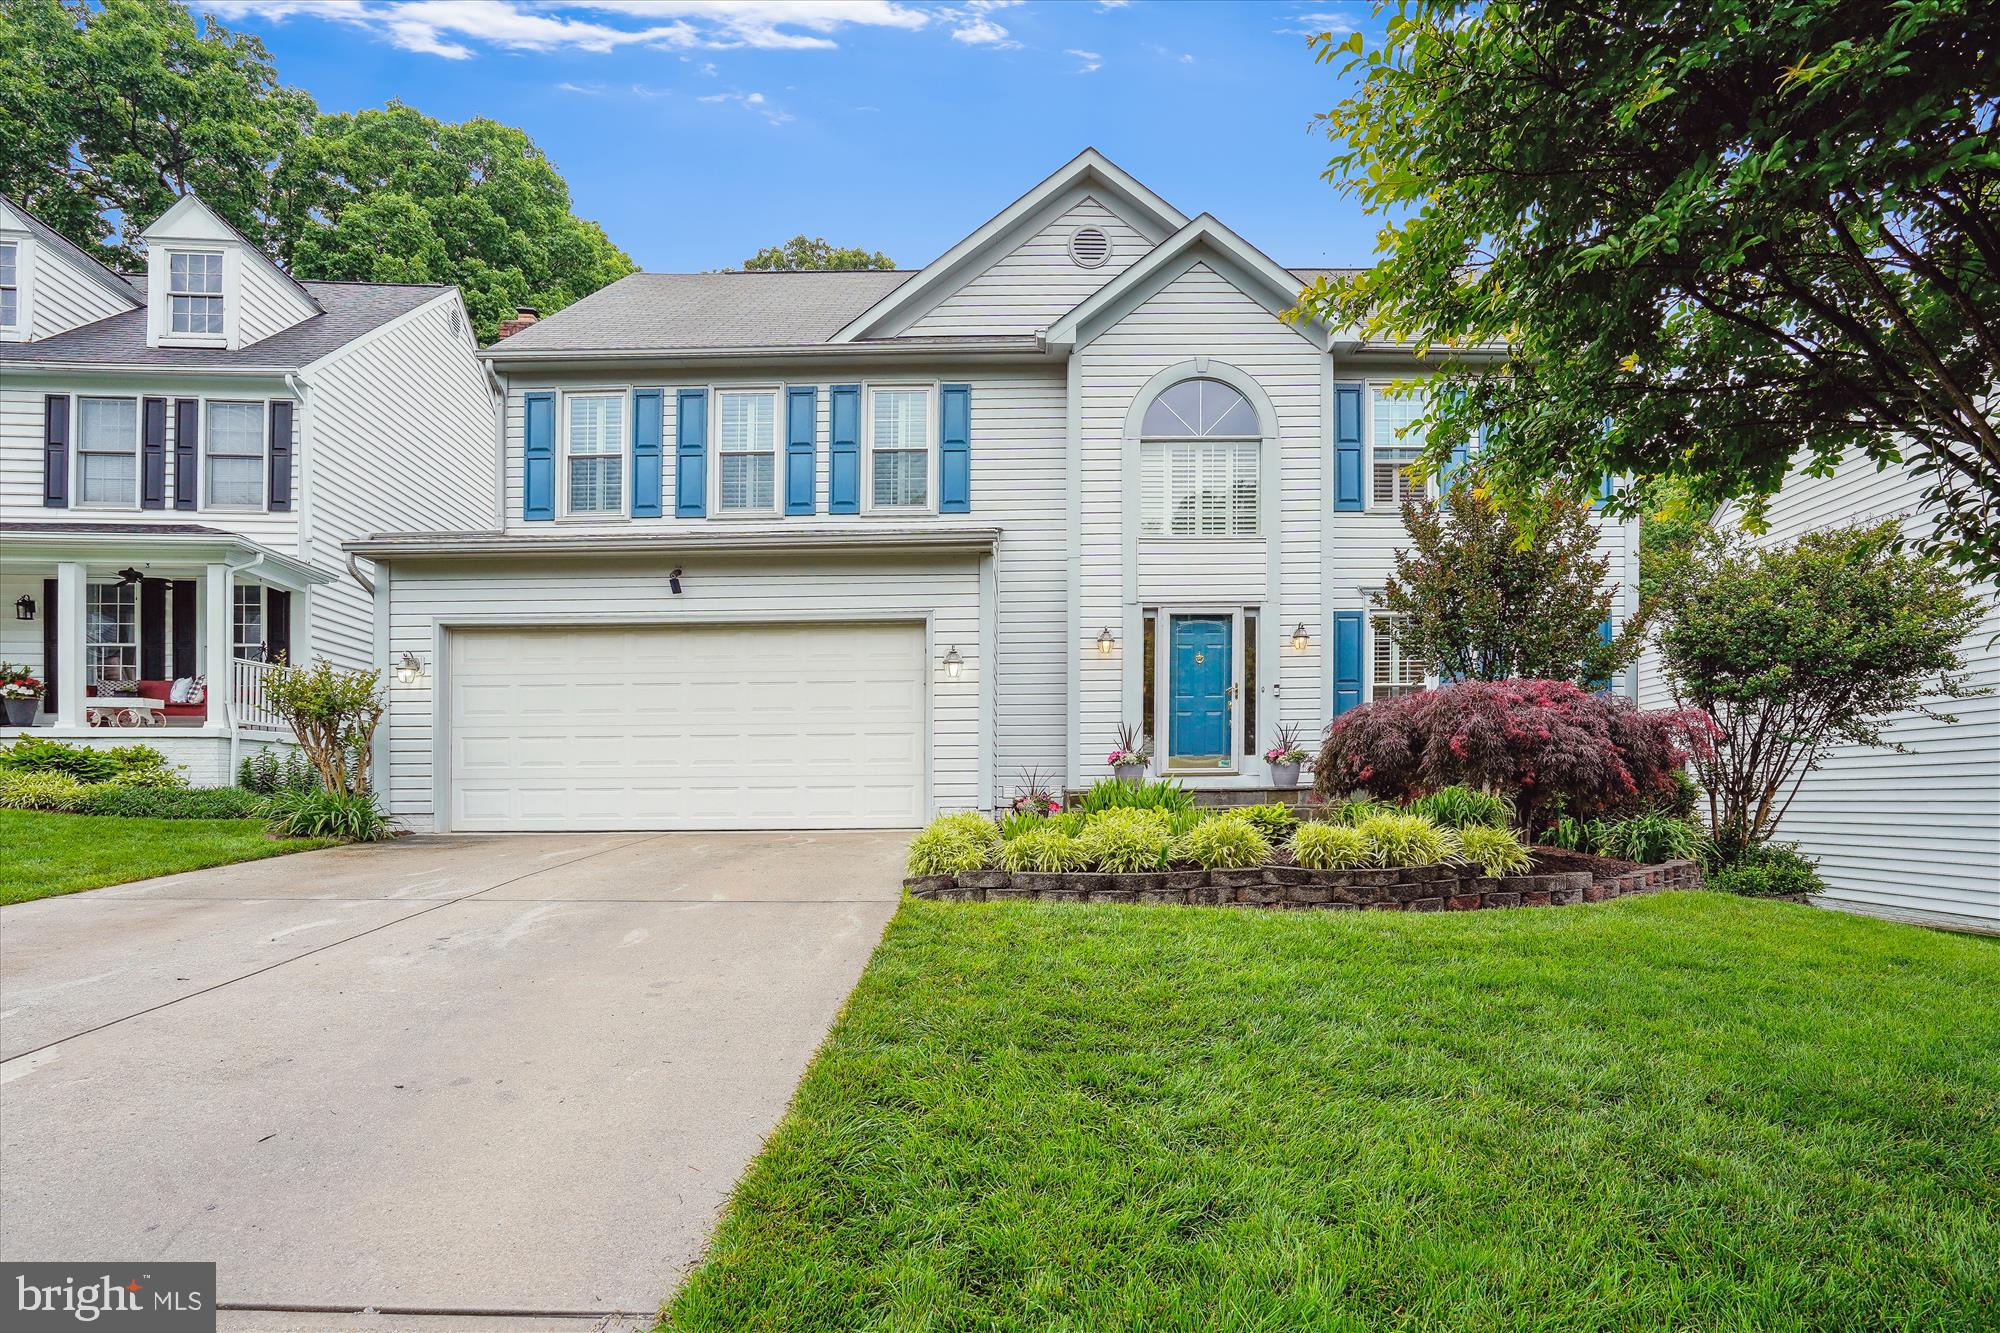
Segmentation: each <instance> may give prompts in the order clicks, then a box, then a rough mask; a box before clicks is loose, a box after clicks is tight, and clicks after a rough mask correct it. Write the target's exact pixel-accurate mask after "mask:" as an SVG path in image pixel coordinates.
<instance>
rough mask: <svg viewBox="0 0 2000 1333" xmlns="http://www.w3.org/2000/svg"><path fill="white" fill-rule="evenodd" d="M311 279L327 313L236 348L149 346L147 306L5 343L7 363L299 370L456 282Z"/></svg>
mask: <svg viewBox="0 0 2000 1333" xmlns="http://www.w3.org/2000/svg"><path fill="white" fill-rule="evenodd" d="M303 287H304V290H305V292H306V294H307V296H308V297H309V298H311V300H312V301H313V305H314V308H315V309H317V310H319V311H320V312H321V313H319V314H317V315H309V316H307V317H306V318H305V319H302V320H300V321H299V322H298V323H296V324H294V325H292V326H291V327H290V328H288V329H282V330H280V331H279V332H277V333H274V334H272V335H271V336H270V337H268V338H266V339H264V340H263V341H262V342H255V343H250V344H249V345H247V346H244V347H239V348H235V349H233V350H232V349H230V348H226V347H148V346H147V345H146V311H145V308H144V307H143V306H142V307H140V308H138V309H134V310H128V311H126V312H125V313H124V314H122V315H113V316H111V317H110V318H109V319H100V320H98V321H97V322H96V323H95V324H85V325H84V326H83V327H82V328H77V329H71V330H70V331H69V332H67V333H58V334H56V335H55V336H54V337H52V338H43V339H41V340H40V341H37V342H31V343H0V363H5V364H8V365H15V364H28V365H76V366H161V367H173V366H177V367H185V368H188V369H208V370H231V369H260V370H261V369H279V370H297V369H299V368H301V367H303V366H305V365H307V364H309V363H311V362H313V361H317V360H318V359H319V358H321V357H323V356H325V355H326V354H327V353H329V352H334V351H338V350H339V349H340V348H342V347H345V346H346V345H347V344H348V343H350V342H353V341H354V340H355V339H356V338H358V337H360V336H361V335H362V334H364V333H366V332H368V331H369V330H370V329H373V328H376V327H378V326H380V325H383V324H387V323H388V322H389V321H390V320H392V319H395V318H396V317H397V316H399V315H404V314H407V313H409V312H410V311H412V310H415V309H416V308H417V307H418V306H420V305H423V304H424V303H425V302H427V301H434V300H436V299H437V298H438V297H439V296H441V295H443V294H444V293H445V292H448V291H450V290H451V288H449V287H436V286H391V285H389V284H387V283H377V282H310V283H305V284H303Z"/></svg>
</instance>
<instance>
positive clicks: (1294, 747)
mask: <svg viewBox="0 0 2000 1333" xmlns="http://www.w3.org/2000/svg"><path fill="white" fill-rule="evenodd" d="M1307 758H1308V756H1307V754H1306V751H1305V747H1304V746H1302V745H1300V744H1299V726H1298V723H1296V722H1287V723H1285V724H1284V725H1283V726H1280V727H1279V728H1278V733H1277V737H1276V739H1275V741H1274V742H1273V744H1272V746H1271V748H1270V749H1268V750H1266V751H1264V762H1265V763H1266V764H1268V765H1270V768H1271V785H1272V786H1273V787H1296V786H1298V785H1299V766H1300V765H1302V764H1304V763H1305V761H1306V759H1307Z"/></svg>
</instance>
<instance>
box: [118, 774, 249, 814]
mask: <svg viewBox="0 0 2000 1333" xmlns="http://www.w3.org/2000/svg"><path fill="white" fill-rule="evenodd" d="M264 803H265V798H264V797H262V796H259V795H257V793H255V792H252V791H245V790H244V789H243V788H241V787H127V786H120V785H119V784H118V783H116V782H105V783H100V784H99V785H97V786H95V787H92V788H91V789H90V792H89V794H88V795H87V796H86V797H85V798H84V802H83V807H82V812H83V813H84V814H87V815H119V816H122V817H124V818H126V819H249V818H251V817H253V816H255V815H261V814H263V813H264Z"/></svg>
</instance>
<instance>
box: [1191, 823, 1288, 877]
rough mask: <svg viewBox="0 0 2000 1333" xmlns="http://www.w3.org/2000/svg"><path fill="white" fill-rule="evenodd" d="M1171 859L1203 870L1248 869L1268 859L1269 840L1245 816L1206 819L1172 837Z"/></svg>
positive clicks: (1269, 853) (1269, 851)
mask: <svg viewBox="0 0 2000 1333" xmlns="http://www.w3.org/2000/svg"><path fill="white" fill-rule="evenodd" d="M1173 859H1174V860H1176V861H1185V862H1187V863H1188V864H1190V865H1196V866H1200V867H1201V868H1202V869H1203V870H1248V869H1250V868H1252V867H1253V866H1260V865H1263V864H1264V863H1265V862H1266V861H1268V860H1270V859H1271V841H1270V839H1268V838H1266V837H1265V836H1264V835H1263V833H1261V832H1260V831H1259V830H1258V828H1257V826H1256V825H1255V824H1252V823H1251V822H1250V821H1249V820H1247V819H1230V818H1224V819H1205V820H1203V821H1202V822H1201V823H1199V824H1196V825H1195V826H1194V827H1193V828H1191V829H1189V830H1188V831H1187V832H1186V833H1184V834H1182V835H1181V836H1180V837H1178V838H1176V839H1175V840H1174V845H1173Z"/></svg>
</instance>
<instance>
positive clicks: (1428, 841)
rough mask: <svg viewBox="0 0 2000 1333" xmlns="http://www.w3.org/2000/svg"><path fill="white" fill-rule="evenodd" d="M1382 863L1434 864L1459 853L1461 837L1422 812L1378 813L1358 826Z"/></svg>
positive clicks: (1380, 863)
mask: <svg viewBox="0 0 2000 1333" xmlns="http://www.w3.org/2000/svg"><path fill="white" fill-rule="evenodd" d="M1358 827H1359V828H1360V830H1361V836H1362V837H1363V838H1366V839H1367V840H1368V846H1369V849H1370V851H1371V852H1373V854H1374V857H1375V864H1377V865H1382V866H1393V867H1398V868H1401V867H1404V866H1434V865H1439V864H1441V863H1443V862H1445V861H1449V860H1451V859H1452V857H1453V856H1454V855H1456V854H1457V851H1458V844H1457V840H1456V839H1454V838H1452V837H1451V836H1449V835H1448V834H1447V833H1446V832H1445V831H1444V830H1443V829H1441V828H1439V827H1438V826H1437V825H1436V824H1433V823H1431V821H1430V820H1428V819H1425V818H1424V817H1423V816H1422V815H1400V814H1398V815H1375V816H1372V817H1370V818H1368V819H1365V820H1363V821H1362V822H1361V824H1360V825H1359V826H1358Z"/></svg>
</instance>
